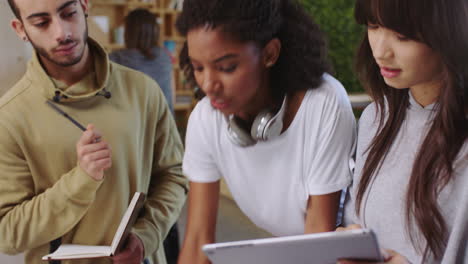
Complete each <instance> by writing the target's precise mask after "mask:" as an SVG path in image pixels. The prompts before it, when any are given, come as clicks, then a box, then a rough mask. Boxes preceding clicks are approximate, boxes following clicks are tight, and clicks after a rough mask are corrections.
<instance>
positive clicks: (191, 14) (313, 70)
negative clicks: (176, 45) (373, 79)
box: [176, 0, 330, 96]
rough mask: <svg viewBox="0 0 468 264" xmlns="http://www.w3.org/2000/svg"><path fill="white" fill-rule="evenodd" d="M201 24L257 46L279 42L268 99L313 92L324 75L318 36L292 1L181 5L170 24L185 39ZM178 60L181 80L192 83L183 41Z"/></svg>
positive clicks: (194, 0) (219, 0) (216, 0)
mask: <svg viewBox="0 0 468 264" xmlns="http://www.w3.org/2000/svg"><path fill="white" fill-rule="evenodd" d="M206 25H208V26H209V27H210V28H212V29H214V28H218V27H219V28H220V29H221V30H222V31H223V32H225V33H227V34H229V35H230V36H231V37H233V38H234V39H236V40H238V41H240V42H250V41H253V42H255V43H257V44H258V45H259V46H260V47H264V46H265V45H266V44H267V43H268V42H269V41H270V40H272V39H274V38H278V39H279V40H280V41H281V46H282V48H281V53H280V55H279V58H278V61H277V63H276V64H275V65H274V66H273V67H272V68H271V71H270V83H271V84H272V87H271V89H272V94H273V96H278V95H280V94H285V93H287V94H290V93H292V92H294V91H297V90H306V89H313V88H316V87H318V86H319V85H320V84H321V82H322V75H323V74H324V73H325V72H327V71H329V70H330V66H329V65H330V64H329V62H328V58H327V48H326V41H325V38H324V35H323V33H322V32H321V31H320V29H319V27H318V25H317V24H315V22H314V21H313V20H312V18H311V17H310V16H309V15H308V14H307V13H306V12H305V11H304V9H303V8H302V6H301V5H300V4H299V3H298V1H296V0H235V1H233V0H185V1H184V6H183V11H182V13H181V14H180V16H179V17H178V19H177V22H176V27H177V29H178V30H179V32H180V33H181V34H182V35H183V36H187V33H188V32H189V31H190V30H193V29H196V28H199V27H202V26H206ZM179 58H180V67H181V69H183V70H184V72H185V75H186V77H187V80H188V81H189V82H190V83H192V84H195V77H194V75H193V68H192V65H191V63H190V59H189V57H188V47H187V42H185V43H184V46H183V48H182V50H181V52H180V57H179Z"/></svg>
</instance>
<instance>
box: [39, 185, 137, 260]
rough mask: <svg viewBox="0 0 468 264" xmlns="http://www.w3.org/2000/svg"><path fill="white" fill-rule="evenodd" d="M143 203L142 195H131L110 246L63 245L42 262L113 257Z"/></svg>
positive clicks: (128, 232) (120, 247)
mask: <svg viewBox="0 0 468 264" xmlns="http://www.w3.org/2000/svg"><path fill="white" fill-rule="evenodd" d="M144 201H145V194H144V193H141V192H136V193H135V194H134V195H133V198H132V200H131V201H130V204H129V206H128V208H127V210H126V211H125V214H124V215H123V217H122V220H121V221H120V224H119V227H118V228H117V231H116V232H115V235H114V239H113V240H112V244H111V245H110V246H88V245H76V244H63V245H60V247H59V248H58V249H57V250H56V251H55V252H53V253H51V254H49V255H45V256H43V257H42V260H65V259H88V258H103V257H111V256H114V255H115V253H117V252H119V251H120V250H121V249H122V247H123V245H124V243H125V240H126V239H127V237H128V235H129V234H130V230H131V229H132V226H133V224H134V223H135V221H136V219H137V218H138V214H139V211H140V209H141V208H142V207H143V204H144Z"/></svg>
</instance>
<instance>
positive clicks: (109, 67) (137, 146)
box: [0, 39, 188, 264]
mask: <svg viewBox="0 0 468 264" xmlns="http://www.w3.org/2000/svg"><path fill="white" fill-rule="evenodd" d="M88 44H89V47H90V51H91V54H92V56H93V60H94V69H95V70H94V73H91V74H89V75H88V76H87V77H86V78H84V79H83V80H82V81H80V82H79V83H76V84H74V85H72V86H70V87H62V85H60V84H59V83H58V82H55V81H53V80H52V79H51V78H50V77H49V76H48V75H47V73H46V72H45V70H44V68H43V67H42V66H41V63H40V61H39V60H38V57H37V55H34V56H33V59H32V60H31V61H30V62H29V64H28V69H27V72H26V74H25V75H24V76H23V78H22V79H21V80H20V81H19V82H18V83H17V84H16V85H15V86H14V87H13V88H12V89H10V90H9V91H8V92H7V93H6V94H5V95H4V96H3V97H2V98H1V99H0V146H1V152H0V251H1V252H4V253H7V254H16V253H19V252H23V251H25V252H26V263H45V262H43V261H41V257H42V256H43V255H46V254H48V253H49V243H50V242H51V241H52V240H54V239H56V238H59V237H61V238H62V243H64V244H65V243H66V244H69V243H72V244H84V245H110V244H111V241H112V238H113V236H114V233H115V231H116V229H117V226H118V224H119V222H120V220H121V218H122V216H123V214H124V211H125V209H126V208H127V206H128V203H129V201H130V199H131V198H132V196H133V194H134V192H136V191H139V192H144V193H146V194H147V200H146V203H145V206H144V208H143V210H142V212H141V214H140V217H139V218H138V220H137V222H136V224H135V225H134V227H133V230H132V231H133V232H134V233H135V234H136V235H137V236H138V237H139V238H140V239H141V240H142V241H143V244H144V248H145V257H146V258H147V259H148V260H149V261H150V262H151V263H162V264H164V263H166V260H165V257H164V250H163V246H162V241H163V239H164V238H165V236H166V234H167V232H168V231H169V228H170V227H171V226H172V225H173V224H174V222H175V221H176V219H177V218H178V216H179V212H180V210H181V207H182V206H183V203H184V201H185V198H186V193H187V190H188V185H187V184H188V182H187V180H186V178H185V177H184V176H183V175H182V171H181V161H182V155H183V147H182V144H181V140H180V137H179V134H178V132H177V129H176V126H175V124H174V120H173V118H172V115H171V113H170V111H169V109H168V107H167V103H166V102H165V99H164V96H163V94H162V92H161V90H160V88H159V87H158V85H157V84H156V83H155V82H154V81H153V80H152V79H150V78H149V77H147V76H146V75H144V74H142V73H139V72H136V71H133V70H131V69H128V68H125V67H123V66H120V65H118V64H115V63H112V62H109V60H108V58H107V54H106V53H105V52H104V50H103V49H102V47H101V46H99V45H98V44H97V43H96V42H95V41H93V40H92V39H89V41H88ZM56 89H62V92H64V93H65V94H66V95H67V97H68V98H67V99H62V100H60V103H57V106H58V107H60V108H61V109H62V110H64V111H65V112H66V113H68V114H69V115H70V116H72V117H73V118H75V119H76V120H78V121H79V122H80V123H82V124H83V125H84V126H86V125H87V124H90V123H92V124H94V125H95V127H96V129H97V130H99V131H100V132H101V133H102V135H103V138H104V140H106V141H107V142H109V143H110V146H111V148H112V167H111V168H110V169H109V170H107V171H106V172H105V178H104V180H102V181H95V180H93V179H92V178H91V177H90V176H89V175H87V174H86V172H85V171H84V170H82V169H81V168H80V167H79V166H77V154H76V143H77V141H78V139H79V138H80V136H81V135H82V131H81V130H80V129H78V128H77V127H76V126H75V125H73V124H72V123H71V122H70V121H69V120H67V119H66V118H65V117H63V116H61V115H59V114H58V113H57V112H55V111H54V110H53V109H52V108H50V107H49V106H48V105H47V104H46V100H52V98H53V96H54V95H55V92H56ZM103 89H105V90H106V91H108V92H110V93H111V95H112V96H111V98H109V99H106V98H104V97H103V96H96V94H97V93H98V92H100V91H101V92H102V90H103ZM62 263H64V264H65V263H111V260H110V259H91V260H80V261H62Z"/></svg>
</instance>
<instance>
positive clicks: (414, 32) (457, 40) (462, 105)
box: [355, 0, 468, 260]
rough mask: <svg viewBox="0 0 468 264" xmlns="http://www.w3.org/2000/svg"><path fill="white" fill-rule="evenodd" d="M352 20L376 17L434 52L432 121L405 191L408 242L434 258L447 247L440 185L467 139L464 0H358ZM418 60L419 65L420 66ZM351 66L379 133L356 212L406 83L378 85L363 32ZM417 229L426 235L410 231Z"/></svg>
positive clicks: (397, 123) (393, 127)
mask: <svg viewBox="0 0 468 264" xmlns="http://www.w3.org/2000/svg"><path fill="white" fill-rule="evenodd" d="M355 18H356V20H357V22H358V23H359V24H363V25H366V24H368V23H372V24H378V25H381V26H383V27H385V28H389V29H391V30H394V31H396V32H398V33H399V34H402V35H404V36H406V37H408V38H410V39H412V40H415V41H419V42H421V43H424V44H426V45H427V46H429V47H430V48H431V49H432V50H433V51H434V52H436V53H437V54H438V55H440V57H441V60H442V64H443V68H444V70H443V74H442V75H443V77H442V83H443V86H442V87H441V89H440V95H439V96H438V99H437V101H436V104H435V109H434V113H433V121H432V124H431V125H430V129H429V130H428V133H427V135H421V136H425V138H424V141H423V142H422V144H421V147H420V149H419V151H418V153H417V156H416V160H415V161H414V165H413V169H412V172H411V176H410V179H409V183H408V190H407V194H406V221H407V229H408V233H409V234H410V238H411V241H412V243H413V246H414V247H415V249H416V250H417V251H418V252H420V253H421V254H422V255H423V259H424V260H426V259H428V258H429V257H430V256H432V257H435V258H436V259H439V258H440V257H441V256H442V254H443V252H444V250H445V247H446V241H447V235H448V234H447V225H446V222H445V220H444V217H443V215H442V214H441V211H440V208H439V206H438V203H437V199H438V196H439V194H440V192H441V190H442V189H443V188H444V187H445V186H446V185H447V184H448V183H449V182H450V181H451V179H452V178H453V177H454V173H453V163H454V161H455V159H456V158H457V155H458V153H459V151H460V148H461V147H462V145H463V144H464V143H465V140H466V138H467V134H468V133H467V131H468V129H467V124H468V121H467V112H468V111H467V98H468V92H467V91H468V89H467V88H468V87H467V84H466V81H465V80H467V79H468V70H467V66H468V49H467V47H468V31H467V30H466V25H467V23H468V4H467V1H465V0H452V1H440V0H410V1H409V0H357V2H356V6H355ZM421 67H424V66H423V65H421ZM356 69H357V73H358V76H359V78H360V80H361V82H362V83H363V85H364V87H365V88H366V90H367V91H368V92H369V94H370V95H371V96H372V98H373V99H374V101H375V104H376V106H377V107H376V109H377V116H378V118H379V129H378V133H377V134H376V136H375V137H374V139H373V140H372V142H371V144H370V146H369V148H368V149H367V150H366V151H367V152H368V157H367V160H366V162H365V164H364V168H363V172H362V178H361V181H360V183H359V186H358V191H357V197H356V208H355V210H356V212H357V214H358V215H359V214H360V211H361V208H362V207H361V203H362V202H363V197H364V195H365V193H366V190H367V188H368V186H369V184H370V183H371V182H372V180H373V178H374V177H375V175H376V174H377V173H378V171H379V169H380V167H381V164H382V163H383V162H384V160H385V157H386V155H387V153H388V151H389V149H390V147H391V146H392V144H393V142H394V141H395V138H396V136H397V134H398V133H399V130H400V127H401V125H402V123H403V121H404V120H405V116H406V110H407V108H408V105H409V98H408V97H409V95H408V90H407V89H394V88H392V87H389V86H388V85H386V84H385V82H384V80H383V78H382V76H381V75H380V70H379V67H378V65H377V64H376V62H375V60H374V58H373V56H372V51H371V48H370V45H369V40H368V37H367V35H365V36H364V39H363V41H362V43H361V45H360V47H359V49H358V54H357V60H356ZM416 227H417V228H418V229H419V231H420V232H421V233H422V235H423V237H424V238H425V240H426V243H424V244H421V243H420V241H418V239H417V236H416V235H415V228H416Z"/></svg>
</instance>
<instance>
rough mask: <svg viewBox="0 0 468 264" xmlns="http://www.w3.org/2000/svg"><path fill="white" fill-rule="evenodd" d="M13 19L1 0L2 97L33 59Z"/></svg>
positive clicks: (15, 263)
mask: <svg viewBox="0 0 468 264" xmlns="http://www.w3.org/2000/svg"><path fill="white" fill-rule="evenodd" d="M12 17H13V15H12V13H11V11H10V7H9V6H8V4H7V1H5V0H0V95H2V94H3V93H4V92H5V91H6V90H8V88H10V87H11V86H13V84H15V82H16V81H17V80H18V79H19V78H20V77H21V75H23V73H24V71H25V70H26V61H27V60H28V59H29V58H30V57H31V48H30V47H28V46H29V45H27V44H25V43H24V42H22V41H20V40H19V39H18V37H17V36H16V34H15V33H14V32H13V30H12V29H11V27H10V20H11V19H12ZM0 239H1V238H0ZM0 263H2V264H7V263H8V264H23V263H24V262H23V255H22V254H21V255H17V256H6V255H3V254H1V253H0Z"/></svg>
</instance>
